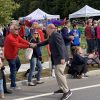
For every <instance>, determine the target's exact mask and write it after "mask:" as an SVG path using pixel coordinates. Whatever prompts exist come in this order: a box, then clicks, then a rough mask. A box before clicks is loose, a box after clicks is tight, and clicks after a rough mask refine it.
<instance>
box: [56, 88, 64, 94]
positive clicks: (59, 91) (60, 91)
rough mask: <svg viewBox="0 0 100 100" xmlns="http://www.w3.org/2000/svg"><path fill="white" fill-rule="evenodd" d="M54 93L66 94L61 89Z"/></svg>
mask: <svg viewBox="0 0 100 100" xmlns="http://www.w3.org/2000/svg"><path fill="white" fill-rule="evenodd" d="M54 93H64V92H63V90H61V89H60V90H57V91H54Z"/></svg>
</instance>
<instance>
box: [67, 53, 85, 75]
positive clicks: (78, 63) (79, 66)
mask: <svg viewBox="0 0 100 100" xmlns="http://www.w3.org/2000/svg"><path fill="white" fill-rule="evenodd" d="M86 63H87V58H85V57H82V56H80V55H79V54H74V56H73V60H72V63H71V66H70V68H69V70H68V73H69V74H72V75H74V74H75V73H76V74H77V75H78V74H80V75H81V74H82V73H86V72H87V67H86Z"/></svg>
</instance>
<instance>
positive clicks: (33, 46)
mask: <svg viewBox="0 0 100 100" xmlns="http://www.w3.org/2000/svg"><path fill="white" fill-rule="evenodd" d="M29 47H30V48H35V47H37V43H29Z"/></svg>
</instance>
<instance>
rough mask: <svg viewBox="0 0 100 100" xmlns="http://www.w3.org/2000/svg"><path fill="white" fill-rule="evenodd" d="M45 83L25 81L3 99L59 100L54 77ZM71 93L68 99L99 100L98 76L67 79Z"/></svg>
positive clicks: (99, 83)
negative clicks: (55, 92)
mask: <svg viewBox="0 0 100 100" xmlns="http://www.w3.org/2000/svg"><path fill="white" fill-rule="evenodd" d="M44 81H45V83H44V84H41V85H37V86H33V87H30V86H27V85H26V84H27V83H25V82H23V85H22V86H21V88H22V89H21V90H16V91H14V93H13V94H10V95H5V97H6V98H5V100H60V97H61V96H62V94H56V95H54V94H53V93H52V92H53V91H54V90H57V89H58V87H57V83H56V80H55V78H48V79H45V80H44ZM68 84H69V87H70V88H71V89H72V92H73V95H72V97H71V98H70V100H100V76H91V77H89V78H87V79H68Z"/></svg>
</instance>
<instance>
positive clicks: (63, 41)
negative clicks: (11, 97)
mask: <svg viewBox="0 0 100 100" xmlns="http://www.w3.org/2000/svg"><path fill="white" fill-rule="evenodd" d="M99 24H100V22H99V21H93V20H91V19H89V20H88V21H87V23H86V25H85V27H84V30H85V37H86V41H87V55H85V54H84V52H83V50H82V48H81V46H80V44H81V32H80V30H79V29H78V26H79V25H78V23H73V24H72V25H71V22H70V21H69V20H67V21H65V22H64V25H63V26H62V28H61V29H60V30H59V29H58V28H57V27H56V26H55V25H54V24H52V23H50V24H48V25H47V27H44V26H43V24H39V23H38V22H34V23H30V22H29V21H28V20H25V21H24V22H21V21H15V20H13V21H11V23H10V24H9V25H8V27H5V28H4V29H2V28H0V97H1V98H4V93H12V91H13V90H16V89H20V87H18V86H17V84H16V74H17V72H18V70H19V68H20V66H21V62H20V59H19V54H18V52H19V50H20V49H26V48H33V54H32V57H31V59H30V61H29V62H30V69H29V75H28V86H36V85H37V84H42V83H44V82H43V81H41V75H42V46H45V45H47V50H48V54H49V56H50V57H51V62H52V66H53V67H52V69H53V70H52V72H53V73H54V71H55V76H56V79H57V83H58V86H59V90H57V91H55V92H54V93H63V96H62V97H61V100H67V99H68V98H69V97H70V96H71V95H72V92H71V90H70V89H69V88H68V85H67V80H66V76H65V74H64V71H65V69H66V66H68V67H69V68H68V73H69V74H71V75H72V77H73V78H78V79H81V78H83V75H84V77H87V75H86V73H87V71H88V68H87V61H88V58H94V57H95V55H96V54H98V56H99V59H100V44H99V42H100V25H99ZM71 26H72V29H71ZM4 57H5V58H6V60H7V61H8V65H9V67H10V76H9V77H10V79H11V84H10V90H12V91H9V89H7V87H6V80H5V75H4V72H3V70H4V65H3V62H4ZM34 73H35V77H36V82H35V83H34V82H33V81H32V77H33V74H34Z"/></svg>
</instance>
